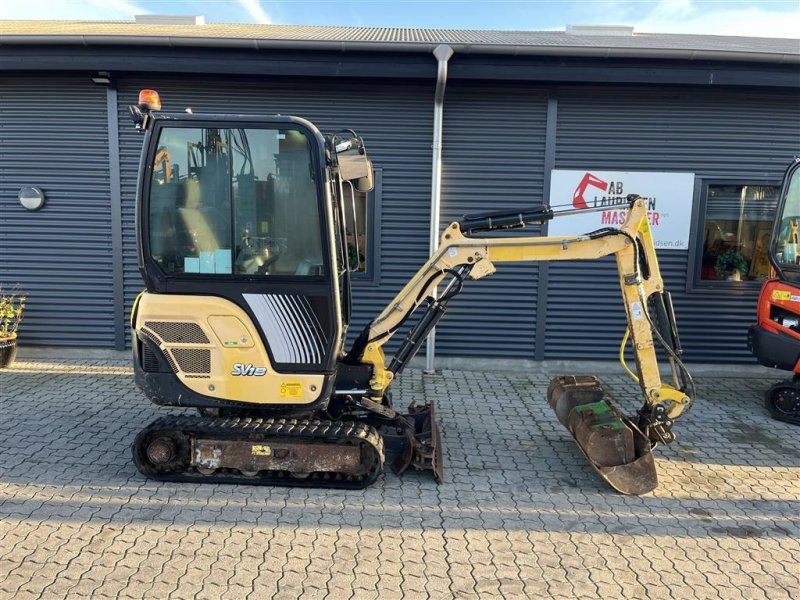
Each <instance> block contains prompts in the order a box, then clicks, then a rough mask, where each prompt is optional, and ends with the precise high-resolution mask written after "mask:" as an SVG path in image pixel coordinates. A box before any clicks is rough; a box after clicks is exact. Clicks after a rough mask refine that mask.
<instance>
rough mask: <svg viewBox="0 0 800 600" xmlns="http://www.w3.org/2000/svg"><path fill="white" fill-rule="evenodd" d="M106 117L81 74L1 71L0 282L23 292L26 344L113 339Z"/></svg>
mask: <svg viewBox="0 0 800 600" xmlns="http://www.w3.org/2000/svg"><path fill="white" fill-rule="evenodd" d="M106 115H107V113H106V90H105V88H103V87H99V86H96V85H93V84H92V83H91V82H90V81H89V79H88V77H80V78H76V77H73V78H50V77H48V78H41V77H37V78H27V77H26V78H21V77H20V78H2V79H0V257H2V258H0V283H1V284H2V285H3V287H4V288H8V287H10V286H13V285H14V284H17V283H19V284H20V287H21V290H23V291H24V292H26V293H27V295H28V308H27V311H26V317H25V321H24V323H23V325H22V328H21V330H20V339H21V340H22V343H24V344H28V343H33V344H48V345H66V346H101V347H113V345H114V321H113V319H114V303H113V290H112V269H113V265H112V260H111V208H110V200H109V195H110V194H109V169H108V132H107V121H106ZM24 186H36V187H40V188H41V189H42V190H43V191H44V192H45V194H46V197H47V204H46V205H45V207H44V208H43V209H42V210H40V211H38V212H29V211H26V210H24V209H23V208H22V207H21V206H20V204H19V202H18V201H17V194H18V192H19V190H20V188H21V187H24Z"/></svg>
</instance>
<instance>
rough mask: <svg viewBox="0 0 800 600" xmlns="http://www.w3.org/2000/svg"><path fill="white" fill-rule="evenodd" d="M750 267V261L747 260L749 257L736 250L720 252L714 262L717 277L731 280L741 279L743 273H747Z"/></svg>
mask: <svg viewBox="0 0 800 600" xmlns="http://www.w3.org/2000/svg"><path fill="white" fill-rule="evenodd" d="M749 268H750V263H748V262H747V259H745V257H744V256H742V255H741V254H739V252H737V251H735V250H728V251H727V252H725V253H724V254H720V255H719V257H718V258H717V262H716V263H715V264H714V272H715V273H716V274H717V277H719V278H720V279H728V280H731V281H741V280H742V273H746V272H747V270H748V269H749Z"/></svg>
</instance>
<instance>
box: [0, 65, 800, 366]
mask: <svg viewBox="0 0 800 600" xmlns="http://www.w3.org/2000/svg"><path fill="white" fill-rule="evenodd" d="M142 87H154V88H156V89H159V90H160V91H161V92H162V95H163V97H164V100H165V108H166V109H168V110H182V109H183V108H185V107H187V106H191V107H192V108H193V109H194V111H195V112H240V113H255V114H274V113H282V114H296V115H299V116H303V117H306V118H308V119H310V120H311V121H313V122H315V123H316V124H317V125H318V126H319V127H320V128H321V129H323V130H328V131H330V130H334V129H338V128H341V127H352V128H354V129H356V130H357V131H359V133H361V134H362V135H363V136H364V137H365V139H366V140H367V146H368V149H369V151H370V156H371V158H373V160H374V161H375V164H376V166H378V167H380V168H381V169H382V175H383V177H382V179H383V189H382V211H381V213H382V218H381V223H380V227H381V229H382V245H381V253H380V256H379V257H377V264H378V265H380V269H379V277H378V279H379V281H378V282H376V283H369V282H359V283H357V284H355V285H354V304H355V312H354V325H353V331H354V332H355V331H357V330H358V329H359V328H360V327H361V326H362V325H363V324H364V323H365V322H366V321H367V320H368V319H369V318H371V317H372V316H374V315H375V314H376V313H377V311H378V310H380V309H381V308H382V307H383V306H385V304H386V303H387V302H388V301H389V300H390V299H391V297H392V296H393V295H394V293H395V292H396V291H397V290H398V289H399V288H400V287H402V285H403V284H404V283H405V282H406V281H407V279H408V277H410V276H411V274H412V273H413V272H414V271H415V270H416V269H417V268H418V266H419V265H420V264H421V263H422V262H423V261H424V260H425V259H426V257H427V251H428V212H429V197H430V150H431V148H430V144H431V113H432V100H433V88H434V82H433V81H431V82H417V83H413V82H404V83H402V84H397V83H393V82H388V81H384V82H374V81H370V82H359V81H347V82H344V81H342V80H305V81H301V80H294V79H286V78H282V79H261V80H258V81H255V80H252V79H244V78H241V79H233V78H207V79H201V78H198V77H192V78H186V80H179V79H176V78H174V77H172V78H167V77H151V78H139V79H124V80H122V81H120V82H119V93H118V102H119V107H118V108H119V128H120V145H121V148H120V157H121V158H120V160H121V176H122V203H123V223H122V227H123V243H124V288H125V310H126V320H127V314H128V313H129V310H130V305H131V303H132V300H133V298H134V296H135V295H136V293H137V292H138V291H139V290H140V289H141V287H142V283H141V279H140V276H139V273H138V269H137V266H136V239H135V231H134V202H135V198H134V196H135V188H136V171H137V168H138V161H139V152H140V148H141V137H140V136H139V135H138V134H137V133H136V132H135V130H134V129H133V127H132V125H131V123H130V122H129V120H128V117H127V105H128V104H130V103H132V102H135V101H136V97H137V93H138V90H139V89H140V88H142ZM557 96H558V112H557V114H558V119H557V135H556V157H555V159H556V162H555V166H556V168H588V169H607V170H612V169H613V170H674V171H691V172H695V173H696V174H697V175H698V177H709V178H711V177H714V178H725V177H730V178H735V179H741V178H742V177H748V176H752V177H764V176H770V177H774V178H775V179H778V178H780V175H781V173H782V170H783V168H784V165H785V163H786V161H787V160H788V159H789V158H790V157H791V156H792V154H794V153H795V152H797V151H798V139H800V111H799V110H798V104H797V94H793V93H792V94H785V95H782V94H780V93H775V92H770V93H763V94H762V93H756V92H753V93H745V92H741V91H731V90H702V89H699V88H698V89H685V88H680V89H679V88H675V89H669V90H667V89H656V88H647V89H645V88H631V89H620V88H611V87H597V88H586V87H577V86H576V87H572V88H567V87H565V88H561V89H559V90H558V94H557ZM78 105H79V106H81V107H82V111H81V118H80V120H78V121H76V120H75V119H74V118H69V119H68V118H65V116H64V115H65V112H64V107H65V106H78ZM546 108H547V98H546V94H545V92H544V91H543V89H542V88H541V87H536V86H523V85H514V84H502V85H501V84H493V85H491V86H489V85H487V84H474V85H472V84H467V83H465V82H454V83H451V85H450V86H449V89H448V91H447V96H446V101H445V127H444V153H443V159H444V177H443V210H442V224H443V225H444V224H446V223H447V222H448V221H449V220H451V219H454V218H458V217H460V216H461V215H462V214H464V213H468V212H472V211H480V210H485V209H489V208H492V207H500V206H528V205H531V204H537V203H539V202H541V197H542V186H543V181H544V149H545V122H546V112H547V110H546ZM107 144H108V133H107V128H106V92H105V89H104V88H102V87H99V86H94V85H92V84H91V83H90V82H88V81H84V80H83V78H55V77H48V78H46V79H43V78H37V79H32V78H25V79H20V78H16V79H3V80H2V81H0V203H2V204H1V206H2V212H1V213H0V227H2V230H1V231H0V233H2V235H1V236H0V251H2V256H3V260H2V261H0V282H2V283H3V284H5V285H9V284H13V283H15V282H20V283H22V284H24V287H25V288H26V290H27V291H28V292H29V293H30V297H31V300H30V310H29V313H28V316H29V318H28V321H27V322H26V324H25V329H24V335H25V337H26V339H27V340H28V341H30V342H33V343H41V344H65V345H86V346H101V347H113V345H114V331H113V316H114V315H113V289H112V287H113V286H112V273H113V269H114V268H115V265H113V264H112V259H111V240H112V231H111V229H112V221H111V210H110V202H111V200H110V199H109V197H110V188H109V166H108V160H109V159H108V147H107ZM23 185H39V186H41V187H42V188H43V189H45V191H46V192H47V194H48V205H47V207H46V208H45V209H44V210H43V211H42V212H40V213H29V212H25V211H23V210H22V209H21V207H19V205H18V203H17V201H16V194H17V192H18V190H19V188H20V187H22V186H23ZM551 202H553V203H558V199H555V198H554V199H551ZM534 232H535V230H532V231H528V232H526V233H534ZM688 257H689V254H688V253H687V252H679V251H663V252H662V253H661V261H662V270H663V272H664V274H665V277H666V279H667V283H668V285H669V287H670V288H671V290H672V291H673V292H674V293H675V295H676V309H677V310H678V317H679V323H680V325H681V331H682V334H683V340H684V343H685V345H686V347H687V354H688V357H689V359H691V360H703V361H709V360H718V361H745V362H750V361H752V358H751V357H750V356H749V354H748V353H747V350H746V348H745V345H744V334H745V331H746V327H747V325H748V323H749V322H750V321H751V320H752V318H753V311H754V306H755V300H756V290H755V289H752V290H724V289H720V290H700V291H691V290H690V291H687V283H686V282H687V278H689V277H690V268H691V267H690V265H689V264H688ZM538 274H539V270H538V266H537V265H516V266H515V265H500V266H499V269H498V273H497V274H496V275H494V276H493V277H491V278H488V279H486V280H484V281H479V282H470V283H468V284H467V286H466V289H465V292H464V293H463V294H462V295H461V296H460V297H459V298H458V299H457V300H456V301H454V302H453V304H452V305H451V310H450V312H449V314H448V315H447V317H446V318H445V320H443V321H442V322H441V324H440V326H439V329H438V332H439V333H438V338H437V341H438V343H437V350H438V353H439V354H441V355H461V356H501V357H503V356H505V357H517V358H532V357H533V356H534V351H535V349H536V348H535V325H536V318H537V310H539V308H540V307H541V306H542V299H537V297H536V292H537V286H538V285H539V281H538V279H537V276H538ZM576 282H583V284H582V285H581V286H576V285H575V284H576ZM547 292H548V296H547V306H548V310H547V318H546V324H547V327H546V336H545V338H544V339H545V344H544V355H545V357H546V358H611V357H613V356H614V354H615V352H616V345H617V343H618V340H619V336H620V335H621V333H622V329H623V327H624V316H623V313H622V310H621V306H620V302H619V289H618V282H617V279H616V270H615V268H614V264H613V261H611V260H606V261H600V262H594V263H591V264H589V263H561V264H552V265H550V266H549V268H548V279H547ZM126 339H128V340H129V339H130V338H129V334H128V337H127V338H126ZM390 350H391V348H390ZM540 351H541V349H540Z"/></svg>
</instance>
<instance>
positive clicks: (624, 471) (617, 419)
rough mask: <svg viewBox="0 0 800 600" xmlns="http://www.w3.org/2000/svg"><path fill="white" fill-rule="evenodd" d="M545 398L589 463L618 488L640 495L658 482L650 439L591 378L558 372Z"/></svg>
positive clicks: (612, 485)
mask: <svg viewBox="0 0 800 600" xmlns="http://www.w3.org/2000/svg"><path fill="white" fill-rule="evenodd" d="M547 397H548V398H547V399H548V402H549V403H550V406H551V407H552V408H553V410H554V411H555V412H556V416H557V417H558V420H559V421H560V422H561V423H562V424H563V425H565V426H566V428H567V429H568V430H569V432H570V433H571V434H572V437H573V438H574V439H575V441H576V442H577V444H578V447H579V448H580V449H581V452H583V454H584V456H586V458H587V460H588V461H589V464H591V465H592V467H594V469H595V470H596V471H597V472H598V473H599V474H600V476H601V477H602V478H603V479H605V480H606V481H607V482H608V483H609V484H610V485H611V487H613V488H614V489H615V490H617V491H618V492H621V493H623V494H630V495H637V496H638V495H640V494H645V493H647V492H650V491H652V490H654V489H655V488H656V486H657V485H658V476H657V474H656V466H655V461H654V460H653V455H652V452H651V446H650V441H649V440H648V439H647V436H645V435H644V434H643V433H642V432H641V431H640V430H639V428H638V427H636V425H634V424H633V423H632V422H631V421H630V420H629V419H628V418H626V417H625V416H624V415H623V414H622V413H621V412H620V411H619V410H618V409H617V408H616V407H615V406H614V404H613V403H612V402H611V400H609V399H608V398H606V397H605V393H604V391H603V388H602V386H601V385H600V382H599V381H598V380H597V378H595V377H592V376H580V375H579V376H572V375H568V376H561V377H556V378H555V379H553V380H552V381H551V382H550V386H549V388H548V390H547Z"/></svg>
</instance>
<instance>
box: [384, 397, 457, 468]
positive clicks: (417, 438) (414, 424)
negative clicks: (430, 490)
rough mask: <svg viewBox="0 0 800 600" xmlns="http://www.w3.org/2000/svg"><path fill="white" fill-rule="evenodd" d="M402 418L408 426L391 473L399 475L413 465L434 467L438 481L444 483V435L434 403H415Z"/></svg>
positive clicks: (416, 466)
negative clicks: (437, 419) (441, 431)
mask: <svg viewBox="0 0 800 600" xmlns="http://www.w3.org/2000/svg"><path fill="white" fill-rule="evenodd" d="M400 418H402V419H403V420H404V421H405V422H406V423H408V425H409V427H407V428H406V431H405V434H404V435H403V440H402V442H401V445H400V450H399V452H398V453H397V455H396V456H395V459H394V461H393V462H392V472H394V473H395V474H396V475H400V474H401V473H402V472H403V471H405V470H406V469H407V468H408V467H409V466H410V465H413V466H414V468H415V469H420V470H431V471H432V472H433V478H434V479H435V480H436V483H442V481H443V477H444V466H443V461H442V436H441V433H440V431H439V424H438V423H437V422H436V413H435V412H434V408H433V402H430V403H428V404H423V405H419V406H418V405H416V404H415V403H413V402H412V403H411V405H410V406H409V407H408V414H405V415H402V417H400ZM412 428H413V432H412Z"/></svg>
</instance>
